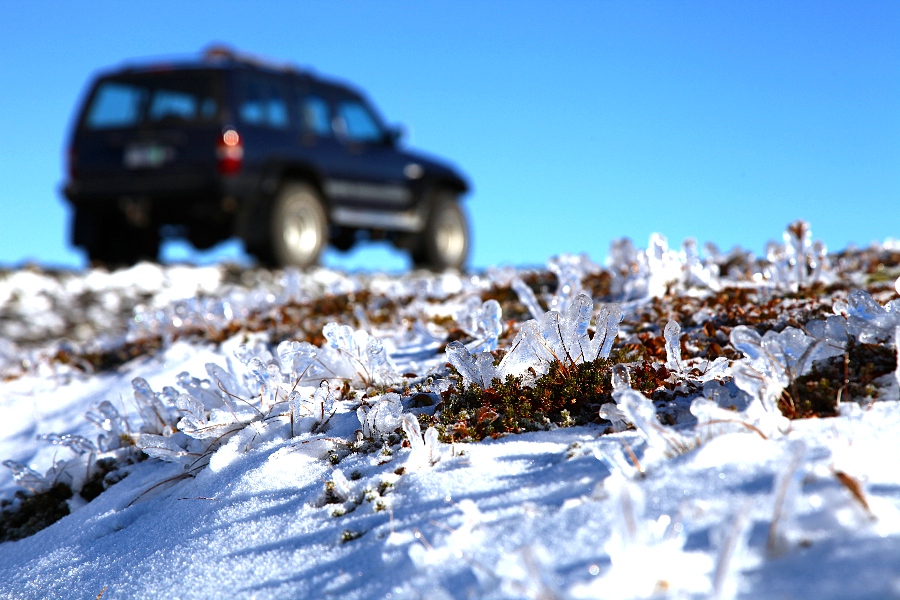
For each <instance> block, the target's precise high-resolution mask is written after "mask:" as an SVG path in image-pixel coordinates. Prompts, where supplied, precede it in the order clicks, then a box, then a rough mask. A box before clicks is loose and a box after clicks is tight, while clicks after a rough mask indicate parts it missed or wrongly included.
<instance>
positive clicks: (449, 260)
mask: <svg viewBox="0 0 900 600" xmlns="http://www.w3.org/2000/svg"><path fill="white" fill-rule="evenodd" d="M468 257H469V223H468V219H467V218H466V214H465V212H463V209H462V207H461V206H460V204H459V202H458V201H457V199H456V197H455V196H454V195H453V194H450V193H442V194H440V195H439V196H438V197H437V199H436V200H435V202H434V204H433V206H432V207H431V212H430V213H429V215H428V222H427V223H426V225H425V231H423V232H422V233H421V234H420V235H419V240H418V243H417V245H416V248H415V249H414V250H413V252H412V258H413V262H414V263H415V265H416V266H417V267H425V268H428V269H432V270H435V271H443V270H445V269H462V267H463V266H464V265H465V263H466V260H467V259H468Z"/></svg>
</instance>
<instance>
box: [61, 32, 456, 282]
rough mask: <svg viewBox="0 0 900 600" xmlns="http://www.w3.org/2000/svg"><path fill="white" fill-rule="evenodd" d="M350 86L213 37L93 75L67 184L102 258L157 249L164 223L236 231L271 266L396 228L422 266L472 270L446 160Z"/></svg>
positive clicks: (75, 235)
mask: <svg viewBox="0 0 900 600" xmlns="http://www.w3.org/2000/svg"><path fill="white" fill-rule="evenodd" d="M399 140H400V131H399V130H398V129H396V128H391V127H386V126H385V125H384V123H383V121H382V120H381V119H380V118H379V116H378V113H377V112H376V111H375V110H373V109H372V106H371V104H370V103H369V102H368V101H367V100H366V98H365V97H364V96H363V95H362V94H361V93H360V92H358V91H356V90H354V89H353V88H352V87H350V86H347V85H344V84H341V83H336V82H333V81H327V80H324V79H322V78H320V77H318V76H315V75H312V74H310V73H307V72H303V71H300V70H297V69H295V68H293V67H280V66H276V65H271V64H266V63H263V62H260V61H256V60H251V59H248V58H244V57H241V56H239V55H236V54H235V53H233V52H231V51H228V50H224V49H212V50H208V51H207V52H206V53H205V54H204V55H203V57H202V58H201V59H200V60H197V61H192V62H186V63H175V64H151V65H142V66H139V67H127V68H123V69H119V70H116V71H112V72H108V73H104V74H102V75H100V76H99V77H97V78H96V80H95V81H94V82H93V84H92V86H91V89H90V92H89V93H88V95H87V97H86V101H85V103H84V106H83V107H82V109H81V111H80V113H79V115H78V118H77V121H76V124H75V128H74V131H73V134H72V138H71V143H70V146H69V177H68V180H67V181H66V183H65V186H64V194H65V197H66V198H67V200H68V201H69V202H70V203H71V205H72V207H73V209H74V219H73V223H72V243H73V244H74V245H75V246H79V247H81V248H84V249H85V250H86V251H87V254H88V257H89V258H90V260H91V262H92V263H101V264H107V265H120V264H131V263H134V262H135V261H137V260H139V259H142V258H148V259H155V258H156V255H157V253H158V251H159V244H160V239H161V236H163V235H174V236H185V237H187V239H188V240H190V241H191V243H192V244H193V245H194V246H195V247H197V248H201V249H203V248H208V247H210V246H212V245H214V244H216V243H218V242H220V241H222V240H225V239H227V238H230V237H232V236H237V237H239V238H240V239H242V240H243V241H244V244H245V247H246V248H247V250H248V252H250V253H251V254H253V255H255V256H256V257H257V258H258V259H259V260H260V261H261V262H262V263H263V264H267V265H272V266H288V265H293V266H298V267H305V266H308V265H311V264H314V263H315V262H316V260H317V259H318V257H319V254H320V253H321V251H322V250H323V248H324V247H325V245H326V244H329V243H330V244H331V245H333V246H334V247H336V248H337V249H339V250H348V249H350V248H351V247H352V246H353V245H354V244H355V243H356V242H358V241H360V240H364V239H384V238H386V239H388V240H390V241H391V242H392V243H394V244H395V245H396V246H397V247H398V248H401V249H404V250H406V251H408V252H409V253H410V254H411V256H412V259H413V262H414V263H415V264H416V265H417V266H422V267H428V268H432V269H438V270H440V269H445V268H462V267H463V266H464V264H465V262H466V259H467V257H468V253H469V227H468V222H467V219H466V215H465V212H464V210H463V208H462V207H461V205H460V202H459V200H460V197H461V196H462V195H463V194H464V193H465V192H466V191H467V190H468V184H467V183H466V181H465V179H464V178H463V177H462V176H461V175H460V174H459V173H458V172H457V171H456V170H454V169H453V168H452V167H450V166H448V165H446V164H444V163H442V162H440V161H438V160H435V159H432V158H427V157H425V156H422V155H420V154H415V153H412V152H408V151H406V150H403V149H401V148H400V147H399Z"/></svg>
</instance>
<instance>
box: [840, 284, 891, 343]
mask: <svg viewBox="0 0 900 600" xmlns="http://www.w3.org/2000/svg"><path fill="white" fill-rule="evenodd" d="M834 312H835V314H836V315H846V319H847V333H848V334H849V335H852V336H853V337H855V338H856V339H857V340H859V341H860V342H861V343H863V344H877V343H888V342H890V341H891V339H892V337H893V335H894V331H895V329H896V328H897V326H900V300H891V301H890V302H888V303H887V305H885V306H881V305H880V304H878V302H876V301H875V299H874V298H872V296H871V294H869V293H868V292H866V291H865V290H853V291H851V292H850V295H849V297H848V298H847V301H846V302H845V301H843V300H838V301H836V302H835V303H834Z"/></svg>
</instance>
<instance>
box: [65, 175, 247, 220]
mask: <svg viewBox="0 0 900 600" xmlns="http://www.w3.org/2000/svg"><path fill="white" fill-rule="evenodd" d="M247 187H248V186H247V185H246V182H244V181H243V180H242V179H241V178H239V177H231V178H225V177H219V176H207V175H197V174H187V175H181V174H173V175H167V176H165V177H154V178H153V179H150V178H147V179H144V180H141V179H137V178H135V177H133V176H132V177H106V178H102V179H101V178H92V179H78V180H69V181H67V182H66V183H65V184H64V186H63V188H62V193H63V196H64V197H65V198H66V200H68V202H69V203H70V204H71V205H72V206H74V207H76V208H80V209H84V210H86V211H89V212H93V213H99V214H103V213H107V214H108V213H121V214H124V215H125V216H126V218H128V216H129V214H131V215H132V216H134V215H137V216H138V217H139V218H138V219H131V220H133V221H142V223H138V222H134V223H133V224H134V225H138V226H159V225H169V224H172V225H179V224H185V225H188V224H191V223H196V222H198V221H211V222H219V223H222V222H225V221H227V220H228V219H230V218H231V216H232V213H234V212H235V211H236V210H237V208H238V204H239V201H240V198H242V197H245V196H246V195H247V192H246V188H247Z"/></svg>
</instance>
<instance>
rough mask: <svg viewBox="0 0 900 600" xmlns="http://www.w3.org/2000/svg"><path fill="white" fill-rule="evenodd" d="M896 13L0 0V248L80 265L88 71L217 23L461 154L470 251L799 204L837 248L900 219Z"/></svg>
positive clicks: (209, 30) (890, 6)
mask: <svg viewBox="0 0 900 600" xmlns="http://www.w3.org/2000/svg"><path fill="white" fill-rule="evenodd" d="M898 32H900V3H897V2H883V3H873V2H782V1H779V2H765V1H763V2H753V3H737V2H665V3H663V2H653V3H649V2H620V3H612V2H571V1H561V2H526V1H516V2H493V1H489V0H482V1H479V2H474V1H472V2H469V1H456V2H452V3H451V2H396V1H387V2H384V1H382V2H341V1H338V2H329V3H324V2H260V3H252V4H251V3H249V2H247V3H237V2H227V1H221V0H220V1H217V2H170V1H166V0H156V1H154V2H142V1H131V2H106V1H92V2H90V3H87V2H85V3H61V2H46V1H41V0H37V1H29V2H3V3H0V56H2V60H0V133H2V137H0V140H2V143H0V265H5V266H11V265H18V264H21V263H23V262H25V261H34V262H38V263H40V264H44V265H63V266H75V267H77V266H82V265H83V264H84V258H83V256H82V255H81V254H79V253H77V252H75V251H74V250H72V249H71V248H69V247H68V246H67V241H66V238H67V233H66V231H67V220H68V212H67V208H66V206H65V205H64V204H63V202H62V200H61V197H60V194H59V191H58V189H59V185H60V183H61V181H62V179H63V156H64V146H65V143H66V139H67V136H68V128H69V125H70V119H71V117H72V114H73V112H74V110H75V106H76V104H77V102H78V101H79V98H80V95H81V94H82V93H83V91H84V87H85V85H86V84H87V82H88V80H89V79H90V77H91V75H92V74H93V73H94V72H95V70H97V69H99V68H104V67H108V66H113V65H116V64H118V63H120V62H122V61H124V60H126V59H132V58H139V57H148V58H153V57H159V56H165V55H173V54H177V55H184V54H191V53H196V52H198V51H199V50H200V49H201V48H203V47H205V46H206V45H208V44H209V43H211V42H224V43H227V44H230V45H232V46H234V47H236V48H238V49H241V50H244V51H247V52H249V53H254V54H258V55H262V56H266V57H271V58H273V59H277V60H283V61H290V62H294V63H297V64H300V65H303V66H310V67H312V68H314V69H315V70H316V71H318V72H321V73H323V74H327V75H330V76H334V77H338V78H341V79H346V80H348V81H351V82H353V83H355V84H357V85H358V86H359V87H361V88H362V89H364V90H366V91H367V92H368V94H369V96H370V97H371V98H372V99H373V100H374V102H375V103H376V105H377V106H378V107H379V108H380V110H381V112H382V114H384V115H385V116H386V118H387V120H388V121H390V122H395V123H403V124H404V125H405V126H406V127H407V130H408V131H409V133H410V135H409V137H408V141H409V143H410V145H411V146H412V147H414V148H419V149H423V150H426V151H428V152H431V153H434V154H437V155H440V156H443V157H446V158H448V159H450V160H452V161H453V162H455V163H456V164H457V165H458V166H459V167H460V168H461V169H462V170H463V171H464V172H465V173H466V174H467V175H468V176H469V178H470V179H471V181H472V182H473V184H474V191H473V193H472V194H471V195H470V196H469V197H468V199H467V204H468V209H469V213H470V215H471V218H472V222H473V227H474V240H473V241H474V249H473V250H474V251H473V256H472V264H473V266H475V267H486V266H488V265H492V264H504V263H505V264H519V265H521V264H542V263H543V262H544V261H545V260H546V259H547V258H548V257H550V256H551V255H553V254H557V253H560V252H587V253H588V254H589V255H590V256H591V257H593V258H594V259H595V260H602V259H603V257H604V256H605V255H606V252H607V249H608V248H609V243H610V241H611V240H612V239H614V238H617V237H621V236H629V237H631V238H632V239H633V240H634V241H635V243H636V244H637V245H638V246H641V247H643V246H645V245H646V241H647V237H648V236H649V234H650V233H652V232H654V231H658V232H660V233H663V234H664V235H666V236H667V237H668V239H669V242H670V244H672V245H678V244H680V243H681V240H682V239H684V238H685V237H687V236H693V237H696V238H697V239H698V240H700V241H701V242H704V241H713V242H716V243H717V244H719V245H720V246H722V247H723V248H729V247H731V246H732V245H734V244H738V245H741V246H743V247H745V248H750V249H752V250H755V251H761V250H762V248H763V245H764V244H765V242H766V241H767V240H768V239H771V238H778V237H779V236H780V233H781V231H782V230H783V229H784V226H785V225H786V224H787V223H789V222H790V221H792V220H794V219H797V218H805V219H807V220H809V221H810V222H811V225H812V231H813V235H814V237H816V238H819V239H822V240H824V241H825V243H826V244H827V245H828V247H829V248H830V249H831V250H838V249H841V248H843V247H846V246H847V245H848V244H850V243H855V244H858V245H865V244H868V243H869V242H870V241H872V240H875V239H877V240H883V239H884V238H886V237H889V236H896V237H900V218H898V216H900V44H898V43H897V36H898ZM164 255H165V256H166V257H167V258H168V259H169V260H182V259H197V260H206V261H208V260H212V259H215V258H217V257H230V258H235V257H237V258H240V250H239V246H238V245H235V244H232V245H228V246H226V247H224V248H220V249H219V251H218V252H217V253H213V254H210V253H206V254H203V255H199V256H198V255H195V254H192V253H191V252H190V251H189V249H188V248H187V247H186V246H185V245H183V244H181V245H179V244H171V245H169V246H168V247H166V248H165V250H164ZM325 260H326V263H327V264H331V265H335V266H341V267H345V268H390V269H396V268H403V267H404V265H405V264H406V262H405V259H404V258H403V257H402V255H399V254H397V253H392V252H391V251H390V250H389V249H387V248H386V247H374V248H367V249H364V250H361V251H359V252H354V253H353V254H351V255H350V256H343V255H338V254H337V253H334V252H331V253H329V254H328V255H327V256H326V259H325Z"/></svg>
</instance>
